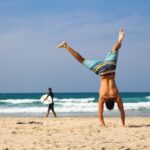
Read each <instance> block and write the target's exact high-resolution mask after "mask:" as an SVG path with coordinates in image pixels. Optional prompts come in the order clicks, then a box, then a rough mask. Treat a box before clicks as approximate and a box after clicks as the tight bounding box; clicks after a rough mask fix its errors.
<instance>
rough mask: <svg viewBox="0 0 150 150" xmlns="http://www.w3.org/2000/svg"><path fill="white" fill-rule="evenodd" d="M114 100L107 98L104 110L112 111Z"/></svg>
mask: <svg viewBox="0 0 150 150" xmlns="http://www.w3.org/2000/svg"><path fill="white" fill-rule="evenodd" d="M114 104H115V100H114V99H113V98H108V99H107V100H105V105H106V108H107V109H109V110H112V109H113V108H114Z"/></svg>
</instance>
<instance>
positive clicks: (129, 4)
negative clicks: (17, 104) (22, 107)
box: [0, 0, 150, 93]
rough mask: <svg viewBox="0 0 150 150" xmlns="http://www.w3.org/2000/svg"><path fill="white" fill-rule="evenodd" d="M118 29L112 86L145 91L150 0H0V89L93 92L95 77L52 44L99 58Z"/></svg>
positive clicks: (147, 84)
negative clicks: (120, 40)
mask: <svg viewBox="0 0 150 150" xmlns="http://www.w3.org/2000/svg"><path fill="white" fill-rule="evenodd" d="M120 28H123V29H124V30H125V31H126V36H125V39H124V41H123V43H122V47H121V49H120V53H119V59H118V64H117V70H116V82H117V86H118V88H119V90H120V92H150V80H149V77H150V66H149V65H150V58H149V57H150V42H149V39H150V1H149V0H126V1H124V0H113V1H110V0H25V1H24V0H5V1H4V0H0V93H5V92H43V91H45V90H47V88H48V87H52V88H53V91H54V92H98V89H99V86H100V81H99V77H98V76H97V75H95V74H94V73H93V72H92V71H90V70H88V69H87V68H85V67H84V66H82V65H81V64H80V63H78V62H77V61H76V60H75V59H74V58H72V56H71V55H70V54H69V53H68V52H67V51H66V50H65V49H57V48H56V46H57V45H58V44H59V43H60V42H61V41H64V40H65V41H67V42H68V43H69V44H70V46H71V47H73V48H74V49H75V50H77V51H78V52H79V53H80V54H81V55H82V56H84V57H85V58H89V59H100V60H103V59H104V58H105V57H106V55H107V53H108V51H109V50H111V48H112V46H113V44H114V43H115V42H116V40H117V37H118V31H119V29H120Z"/></svg>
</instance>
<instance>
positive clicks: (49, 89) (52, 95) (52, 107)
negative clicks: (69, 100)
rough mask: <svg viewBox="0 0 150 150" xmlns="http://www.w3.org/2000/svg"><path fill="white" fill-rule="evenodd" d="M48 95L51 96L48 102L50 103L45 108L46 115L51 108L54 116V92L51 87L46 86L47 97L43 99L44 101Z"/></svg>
mask: <svg viewBox="0 0 150 150" xmlns="http://www.w3.org/2000/svg"><path fill="white" fill-rule="evenodd" d="M48 97H51V99H52V103H50V104H49V105H48V110H47V114H46V117H48V115H49V112H50V110H52V112H53V114H54V116H55V117H57V115H56V113H55V110H54V100H53V98H54V94H53V92H52V89H51V88H48V93H47V97H46V98H45V99H44V101H46V100H47V99H48ZM44 101H43V102H44Z"/></svg>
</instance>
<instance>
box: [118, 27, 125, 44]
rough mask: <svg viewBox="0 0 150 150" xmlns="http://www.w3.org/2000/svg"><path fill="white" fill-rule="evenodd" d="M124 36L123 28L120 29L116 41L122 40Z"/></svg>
mask: <svg viewBox="0 0 150 150" xmlns="http://www.w3.org/2000/svg"><path fill="white" fill-rule="evenodd" d="M124 36H125V31H124V30H123V29H120V31H119V37H118V41H119V42H122V40H123V38H124Z"/></svg>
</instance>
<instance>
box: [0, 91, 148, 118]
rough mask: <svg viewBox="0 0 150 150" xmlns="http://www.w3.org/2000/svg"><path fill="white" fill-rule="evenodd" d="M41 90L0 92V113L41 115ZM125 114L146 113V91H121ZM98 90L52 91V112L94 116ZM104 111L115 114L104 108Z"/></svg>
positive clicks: (143, 114) (44, 108) (115, 113)
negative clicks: (33, 91) (81, 91)
mask: <svg viewBox="0 0 150 150" xmlns="http://www.w3.org/2000/svg"><path fill="white" fill-rule="evenodd" d="M42 95H43V93H1V94H0V116H43V115H45V113H46V111H47V105H43V104H42V103H41V102H40V97H41V96H42ZM121 96H122V99H123V102H124V108H125V111H126V114H127V115H129V116H150V93H121ZM97 101H98V93H54V102H55V111H56V113H57V114H58V115H59V116H91V115H92V116H93V115H94V116H96V115H97ZM104 114H105V115H106V116H107V115H111V114H112V115H115V116H116V115H118V114H119V113H118V109H117V106H116V105H115V108H114V110H113V111H111V112H109V111H108V110H106V109H105V112H104Z"/></svg>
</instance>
